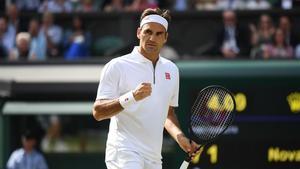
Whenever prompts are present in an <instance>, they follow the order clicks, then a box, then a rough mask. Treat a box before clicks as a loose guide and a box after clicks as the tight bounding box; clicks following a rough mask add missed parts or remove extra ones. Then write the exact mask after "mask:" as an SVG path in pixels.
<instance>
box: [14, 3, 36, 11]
mask: <svg viewBox="0 0 300 169" xmlns="http://www.w3.org/2000/svg"><path fill="white" fill-rule="evenodd" d="M15 3H16V5H17V7H18V9H19V10H21V11H30V12H36V11H37V10H38V8H39V6H40V0H15Z"/></svg>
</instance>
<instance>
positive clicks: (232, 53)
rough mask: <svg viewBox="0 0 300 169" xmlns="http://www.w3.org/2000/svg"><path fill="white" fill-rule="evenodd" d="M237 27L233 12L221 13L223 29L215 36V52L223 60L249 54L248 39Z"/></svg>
mask: <svg viewBox="0 0 300 169" xmlns="http://www.w3.org/2000/svg"><path fill="white" fill-rule="evenodd" d="M246 34H247V32H242V30H241V28H240V27H239V26H238V23H237V18H236V15H235V13H234V11H231V10H228V11H224V12H223V27H222V29H221V30H220V32H219V33H218V35H217V39H216V42H215V49H214V50H215V51H216V52H217V54H221V55H222V56H223V57H224V58H237V57H238V56H246V55H248V54H249V43H248V41H249V38H247V35H246Z"/></svg>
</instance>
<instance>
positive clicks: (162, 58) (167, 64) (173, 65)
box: [160, 57, 178, 70]
mask: <svg viewBox="0 0 300 169" xmlns="http://www.w3.org/2000/svg"><path fill="white" fill-rule="evenodd" d="M160 60H161V63H162V64H163V65H166V66H168V67H171V68H173V69H176V70H178V67H177V65H176V64H175V63H174V62H172V61H171V60H169V59H166V58H164V57H160Z"/></svg>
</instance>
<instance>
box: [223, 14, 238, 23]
mask: <svg viewBox="0 0 300 169" xmlns="http://www.w3.org/2000/svg"><path fill="white" fill-rule="evenodd" d="M223 22H224V24H225V25H226V26H235V23H236V19H235V14H234V13H233V12H232V11H226V12H224V13H223Z"/></svg>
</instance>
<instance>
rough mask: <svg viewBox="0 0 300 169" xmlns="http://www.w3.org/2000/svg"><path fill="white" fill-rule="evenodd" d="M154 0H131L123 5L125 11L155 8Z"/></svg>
mask: <svg viewBox="0 0 300 169" xmlns="http://www.w3.org/2000/svg"><path fill="white" fill-rule="evenodd" d="M157 7H158V5H157V2H156V0H133V2H132V3H131V4H130V5H128V6H126V7H125V10H127V11H143V10H145V9H147V8H153V9H154V8H157Z"/></svg>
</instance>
